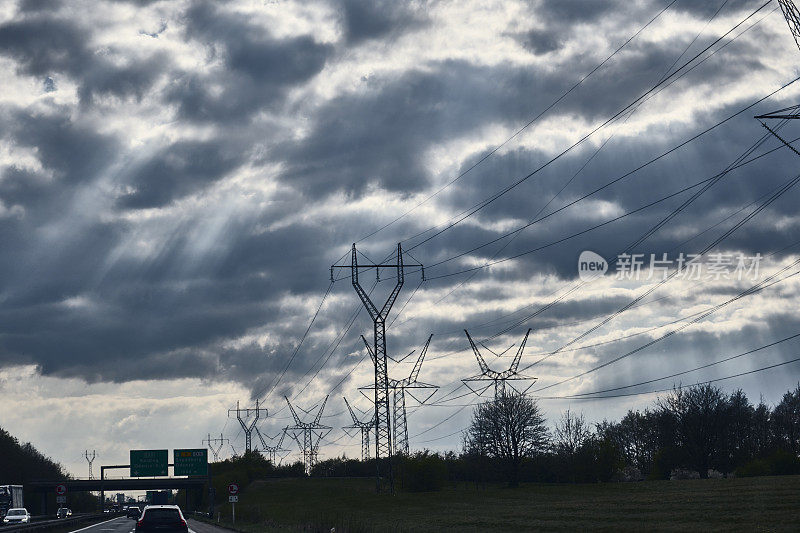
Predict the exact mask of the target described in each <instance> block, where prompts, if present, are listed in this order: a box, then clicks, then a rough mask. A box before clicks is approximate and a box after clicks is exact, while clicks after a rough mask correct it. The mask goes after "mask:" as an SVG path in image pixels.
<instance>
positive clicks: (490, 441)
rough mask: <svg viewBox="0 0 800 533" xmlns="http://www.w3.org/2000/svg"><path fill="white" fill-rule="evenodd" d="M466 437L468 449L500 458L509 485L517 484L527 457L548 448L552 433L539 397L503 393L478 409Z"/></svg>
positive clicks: (473, 415) (474, 413)
mask: <svg viewBox="0 0 800 533" xmlns="http://www.w3.org/2000/svg"><path fill="white" fill-rule="evenodd" d="M466 440H467V442H466V444H467V446H466V448H467V449H469V450H474V451H476V452H477V451H479V450H480V452H481V453H482V454H485V455H486V456H488V457H493V458H496V459H499V460H500V461H501V462H502V464H503V465H504V467H505V474H506V478H507V480H508V482H509V484H510V485H511V486H516V485H518V484H519V470H520V466H521V464H522V459H523V457H530V456H532V455H534V454H536V453H537V452H541V451H544V450H545V449H546V447H547V445H548V434H547V427H546V425H545V418H544V416H543V415H542V413H541V411H540V410H539V406H538V405H537V404H536V401H535V400H533V399H531V398H528V397H527V396H525V395H523V394H519V393H515V392H512V393H506V392H503V393H501V394H500V395H499V396H498V397H497V398H496V399H495V400H494V401H489V402H486V403H483V404H481V405H479V406H478V407H476V408H475V411H474V412H473V414H472V422H471V423H470V427H469V429H468V430H467V439H466Z"/></svg>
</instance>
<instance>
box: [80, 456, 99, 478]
mask: <svg viewBox="0 0 800 533" xmlns="http://www.w3.org/2000/svg"><path fill="white" fill-rule="evenodd" d="M83 456H84V457H86V462H87V463H89V479H94V474H93V473H92V463H94V460H95V459H97V452H96V451H95V450H92V455H89V450H86V451H85V452H83Z"/></svg>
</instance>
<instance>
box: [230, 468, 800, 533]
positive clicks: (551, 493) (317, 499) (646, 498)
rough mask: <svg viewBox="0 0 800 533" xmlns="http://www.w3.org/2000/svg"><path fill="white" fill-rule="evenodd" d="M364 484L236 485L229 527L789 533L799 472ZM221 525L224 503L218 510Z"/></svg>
mask: <svg viewBox="0 0 800 533" xmlns="http://www.w3.org/2000/svg"><path fill="white" fill-rule="evenodd" d="M374 488H375V487H374V481H373V480H370V479H325V478H315V479H275V480H265V481H257V482H255V483H253V484H251V485H250V486H249V487H245V488H244V490H243V492H242V494H241V495H240V499H239V501H240V503H238V504H237V506H236V517H237V520H236V529H240V530H242V531H247V532H255V531H325V532H328V531H330V529H331V528H332V527H336V531H337V533H340V532H342V531H448V530H450V531H465V532H466V531H470V532H472V531H481V532H482V531H526V530H541V529H544V530H572V531H574V530H585V529H592V530H608V531H612V530H613V531H618V530H639V531H641V530H653V529H656V530H671V531H687V530H690V531H696V530H703V531H731V530H737V531H789V530H791V531H797V530H798V529H800V476H781V477H759V478H740V479H704V480H684V481H645V482H640V483H606V484H592V485H555V484H525V485H522V486H521V487H519V488H517V489H509V488H506V487H499V486H498V487H489V488H486V489H481V490H476V489H475V488H474V486H470V487H464V486H461V487H459V488H449V489H446V490H443V491H441V492H429V493H416V494H411V493H404V492H398V493H397V494H396V495H394V496H386V495H378V494H376V493H375V490H374ZM218 510H219V511H221V514H222V522H221V523H222V524H223V525H230V518H231V509H230V504H223V505H221V506H220V507H219V508H218Z"/></svg>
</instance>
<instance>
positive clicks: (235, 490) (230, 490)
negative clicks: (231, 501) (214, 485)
mask: <svg viewBox="0 0 800 533" xmlns="http://www.w3.org/2000/svg"><path fill="white" fill-rule="evenodd" d="M228 493H229V494H231V495H233V494H239V485H237V484H236V483H231V484H230V485H228Z"/></svg>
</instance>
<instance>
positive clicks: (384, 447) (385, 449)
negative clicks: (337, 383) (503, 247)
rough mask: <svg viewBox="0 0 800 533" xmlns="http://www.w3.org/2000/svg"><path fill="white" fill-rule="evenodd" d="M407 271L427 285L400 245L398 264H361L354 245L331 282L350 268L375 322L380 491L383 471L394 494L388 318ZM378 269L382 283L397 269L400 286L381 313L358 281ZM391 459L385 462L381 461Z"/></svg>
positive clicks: (378, 478)
mask: <svg viewBox="0 0 800 533" xmlns="http://www.w3.org/2000/svg"><path fill="white" fill-rule="evenodd" d="M406 267H418V268H419V269H420V270H422V280H423V281H425V270H424V268H423V266H422V265H421V264H405V263H403V249H402V246H401V245H400V243H398V244H397V263H396V264H393V265H389V264H366V265H359V264H358V253H357V251H356V245H355V243H353V250H352V253H351V257H350V265H349V266H343V265H333V266H331V281H333V280H334V277H333V269H334V268H349V269H350V280H351V282H352V284H353V288H354V289H355V291H356V293H357V294H358V297H359V298H360V299H361V303H362V304H363V305H364V307H365V308H366V309H367V312H368V313H369V316H370V318H372V322H373V349H372V353H373V354H374V355H375V357H374V358H373V361H374V364H375V466H376V468H377V478H376V483H377V489H378V492H380V491H381V489H382V487H381V478H382V475H381V474H382V470H383V469H385V475H386V481H387V482H388V487H385V488H386V489H387V492H389V493H394V477H393V475H392V424H391V418H390V416H391V415H390V409H389V374H388V371H387V369H386V317H387V316H388V315H389V311H390V310H391V309H392V305H394V302H395V300H397V295H398V294H400V289H402V288H403V282H404V280H405V269H406ZM371 268H374V269H375V272H376V276H377V277H378V279H380V269H381V268H394V269H397V283H395V286H394V288H393V289H392V291H391V293H389V296H388V298H386V302H385V303H384V304H383V307H382V308H380V309H378V308H377V307H376V306H375V304H374V303H372V300H370V297H369V295H368V294H367V293H366V291H364V289H363V288H362V287H361V284H360V283H359V281H358V272H359V269H362V270H364V269H371ZM384 458H385V459H387V460H386V461H381V459H384Z"/></svg>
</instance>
